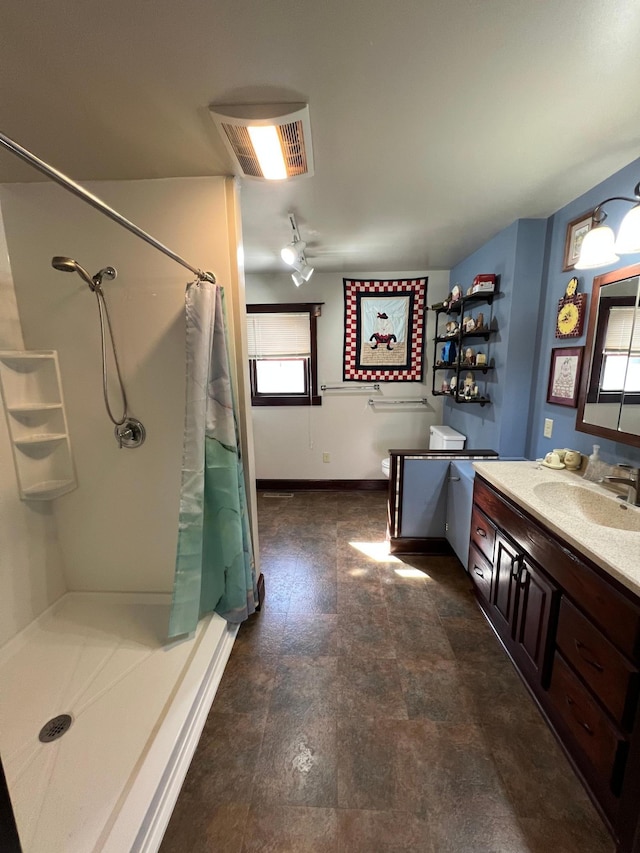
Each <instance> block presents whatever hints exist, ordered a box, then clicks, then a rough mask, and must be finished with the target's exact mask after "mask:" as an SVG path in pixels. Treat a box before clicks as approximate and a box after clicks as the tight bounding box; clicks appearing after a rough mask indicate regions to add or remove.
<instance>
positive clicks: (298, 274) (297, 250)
mask: <svg viewBox="0 0 640 853" xmlns="http://www.w3.org/2000/svg"><path fill="white" fill-rule="evenodd" d="M289 224H290V225H291V230H292V231H293V240H292V241H291V243H288V244H287V245H286V246H285V247H284V248H283V249H281V251H280V257H281V258H282V260H283V261H284V262H285V264H288V265H289V266H290V267H293V269H294V272H293V273H292V274H291V278H292V279H293V283H294V284H295V286H296V287H300V285H301V284H304V282H305V281H309V279H310V278H311V276H312V275H313V267H312V266H310V265H309V264H308V263H307V259H306V257H305V254H304V250H305V249H306V247H307V244H306V243H305V242H304V240H301V239H300V233H299V232H298V226H297V224H296V218H295V216H294V215H293V213H290V214H289Z"/></svg>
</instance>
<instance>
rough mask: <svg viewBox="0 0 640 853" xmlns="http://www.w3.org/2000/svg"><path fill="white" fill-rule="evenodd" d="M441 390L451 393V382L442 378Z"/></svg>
mask: <svg viewBox="0 0 640 853" xmlns="http://www.w3.org/2000/svg"><path fill="white" fill-rule="evenodd" d="M440 390H441V391H442V393H443V394H448V393H449V383H448V382H447V380H446V379H443V380H442V386H441V388H440Z"/></svg>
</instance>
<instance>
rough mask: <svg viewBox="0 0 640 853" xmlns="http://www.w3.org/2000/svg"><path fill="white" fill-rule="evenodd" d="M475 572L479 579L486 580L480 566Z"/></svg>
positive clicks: (474, 568) (475, 567) (476, 567)
mask: <svg viewBox="0 0 640 853" xmlns="http://www.w3.org/2000/svg"><path fill="white" fill-rule="evenodd" d="M473 571H474V572H475V573H476V574H477V575H478V577H480V578H484V572H483V571H482V569H479V568H478V566H474V567H473Z"/></svg>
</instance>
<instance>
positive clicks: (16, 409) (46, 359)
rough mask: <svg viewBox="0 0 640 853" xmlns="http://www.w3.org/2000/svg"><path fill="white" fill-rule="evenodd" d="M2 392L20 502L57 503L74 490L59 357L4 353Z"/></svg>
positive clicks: (1, 359) (47, 353)
mask: <svg viewBox="0 0 640 853" xmlns="http://www.w3.org/2000/svg"><path fill="white" fill-rule="evenodd" d="M0 388H1V390H2V399H3V401H4V408H5V412H6V416H7V425H8V427H9V437H10V439H11V446H12V450H13V459H14V463H15V468H16V476H17V481H18V488H19V491H20V498H21V499H22V500H40V501H42V500H53V499H54V498H57V497H59V496H60V495H63V494H65V493H66V492H70V491H71V490H72V489H75V488H76V486H77V482H76V477H75V473H74V468H73V460H72V457H71V444H70V441H69V431H68V428H67V419H66V415H65V410H64V400H63V397H62V386H61V381H60V369H59V366H58V355H57V353H56V352H55V351H54V350H46V351H31V352H16V351H11V352H9V351H0Z"/></svg>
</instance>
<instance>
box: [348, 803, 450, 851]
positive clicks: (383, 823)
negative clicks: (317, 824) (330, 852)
mask: <svg viewBox="0 0 640 853" xmlns="http://www.w3.org/2000/svg"><path fill="white" fill-rule="evenodd" d="M337 849H338V850H340V851H344V853H438V851H437V850H436V849H435V848H434V847H433V844H432V837H431V830H430V827H429V823H428V821H427V819H426V818H423V817H418V816H417V815H411V814H407V813H406V812H381V811H365V810H363V809H360V810H352V809H340V810H339V811H338V848H337Z"/></svg>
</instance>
